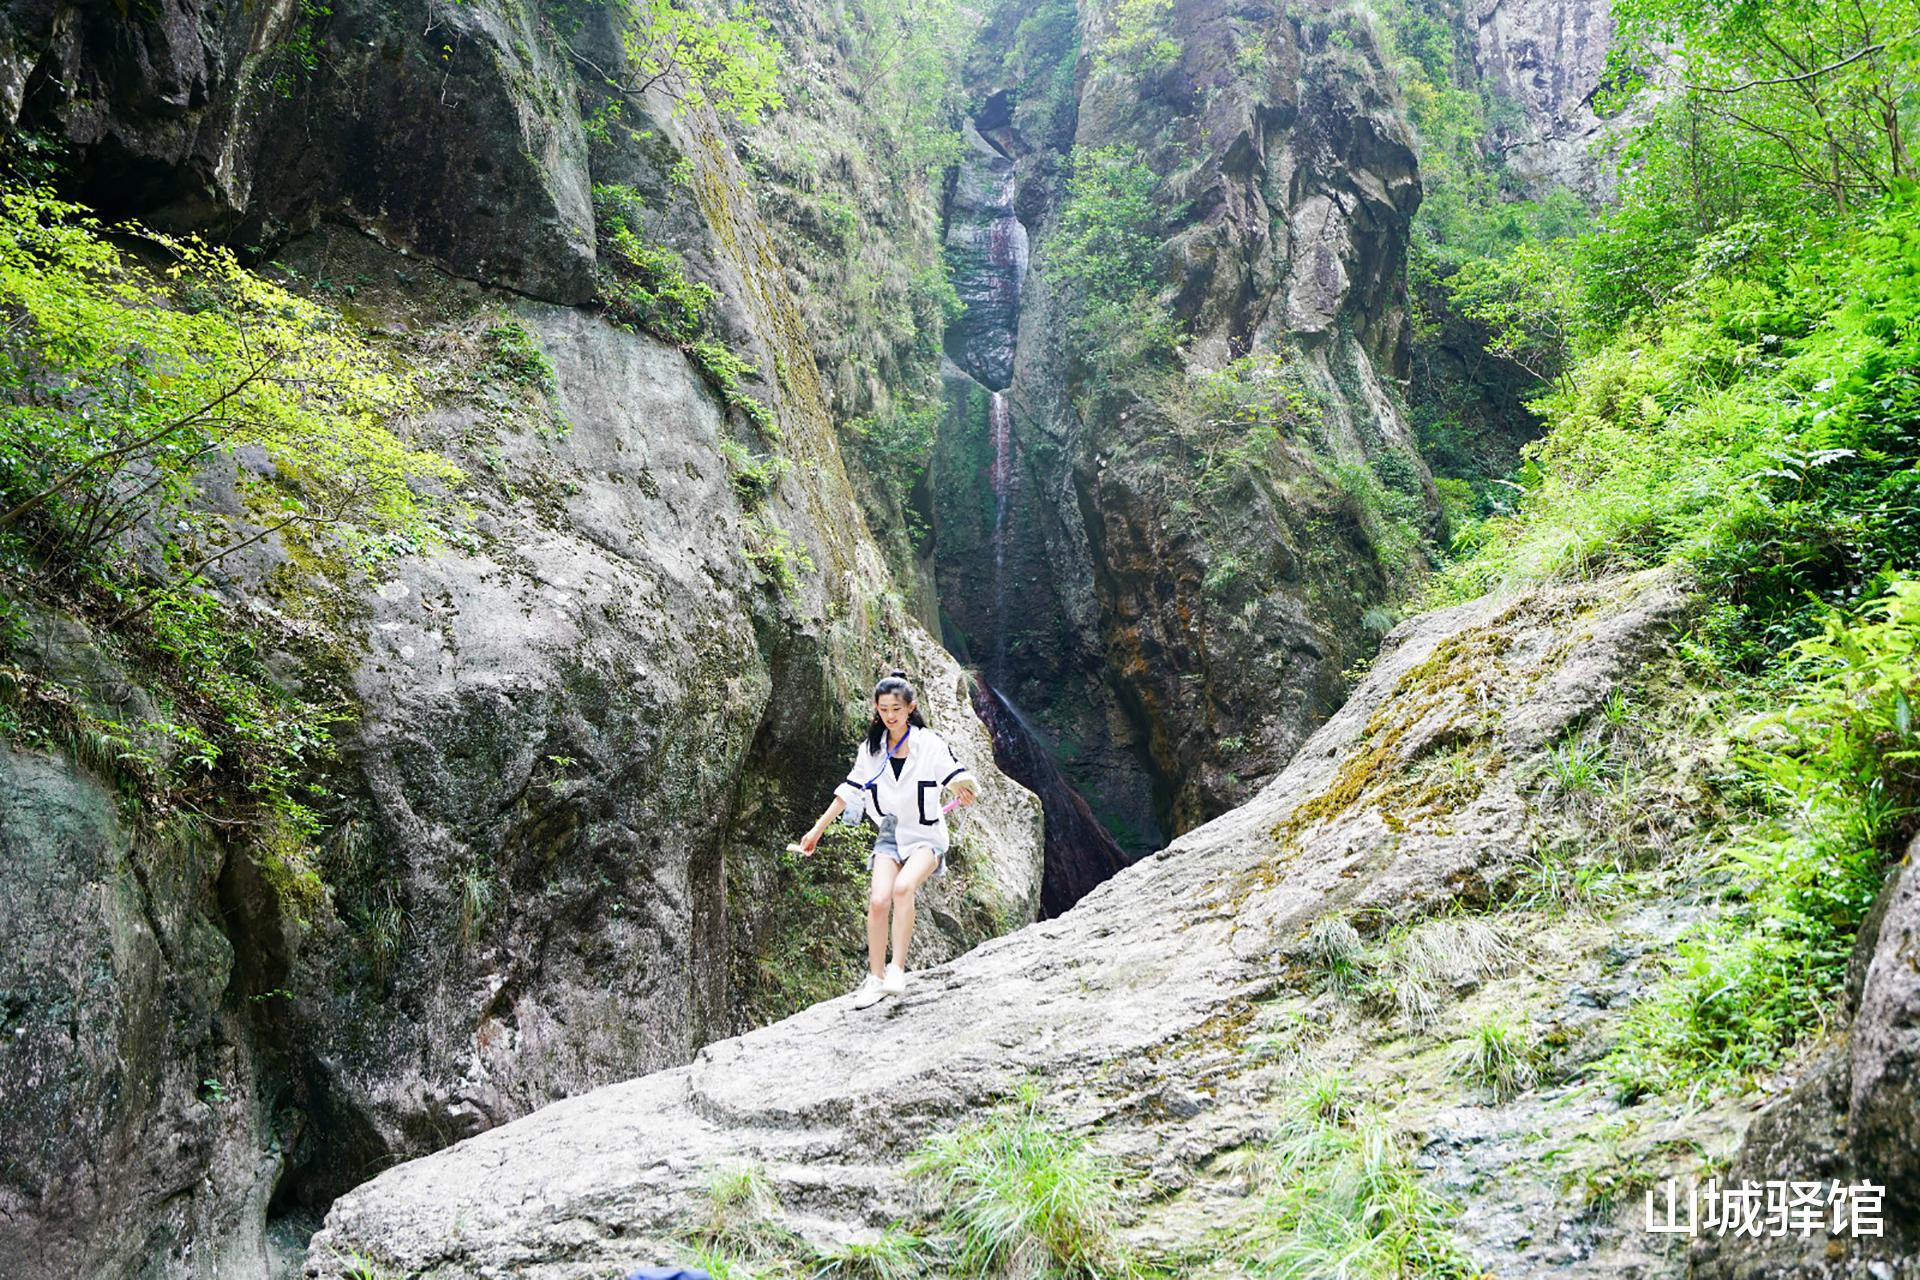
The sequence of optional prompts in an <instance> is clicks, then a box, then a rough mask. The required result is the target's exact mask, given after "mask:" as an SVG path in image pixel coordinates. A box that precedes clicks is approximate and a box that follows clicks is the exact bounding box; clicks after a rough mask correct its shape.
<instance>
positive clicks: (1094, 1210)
mask: <svg viewBox="0 0 1920 1280" xmlns="http://www.w3.org/2000/svg"><path fill="white" fill-rule="evenodd" d="M908 1171H909V1172H910V1173H911V1174H912V1175H913V1176H914V1177H916V1178H919V1179H922V1180H924V1181H925V1182H926V1184H927V1185H928V1186H929V1188H930V1190H931V1191H932V1193H933V1195H934V1197H935V1199H936V1200H937V1201H938V1202H939V1203H940V1204H941V1205H943V1206H944V1213H943V1215H942V1224H943V1226H944V1227H945V1229H946V1230H947V1231H949V1232H951V1233H952V1235H953V1237H954V1257H955V1261H956V1262H957V1263H958V1264H959V1268H960V1270H962V1271H964V1272H965V1273H966V1274H968V1275H974V1276H1015V1275H1019V1276H1026V1275H1035V1274H1041V1273H1046V1274H1057V1275H1063V1276H1081V1277H1089V1278H1098V1277H1106V1276H1115V1275H1123V1274H1127V1273H1129V1272H1130V1271H1131V1270H1132V1269H1133V1268H1132V1264H1131V1262H1130V1260H1129V1259H1128V1257H1127V1255H1126V1252H1125V1250H1124V1249H1123V1248H1122V1247H1121V1244H1120V1242H1119V1240H1118V1239H1117V1238H1116V1236H1115V1220H1116V1208H1115V1187H1116V1185H1117V1183H1118V1181H1119V1178H1120V1172H1119V1170H1118V1169H1117V1168H1115V1167H1114V1166H1112V1165H1111V1164H1109V1163H1108V1162H1107V1161H1105V1160H1102V1159H1100V1158H1099V1157H1097V1156H1095V1155H1094V1154H1093V1153H1092V1152H1091V1151H1089V1150H1088V1149H1087V1144H1086V1141H1085V1139H1083V1138H1079V1137H1076V1136H1074V1135H1072V1134H1069V1133H1065V1132H1062V1131H1061V1130H1060V1129H1058V1128H1056V1127H1054V1126H1053V1125H1052V1124H1051V1123H1050V1122H1049V1121H1048V1120H1047V1119H1046V1117H1045V1116H1044V1115H1042V1114H1041V1112H1040V1108H1039V1099H1038V1092H1037V1090H1033V1089H1027V1090H1023V1091H1022V1093H1021V1095H1020V1096H1019V1097H1018V1098H1017V1099H1016V1100H1015V1101H1014V1102H1013V1103H1012V1104H1011V1105H1009V1106H1005V1107H1002V1108H1000V1109H999V1110H997V1111H995V1112H993V1113H992V1114H991V1115H989V1116H987V1117H986V1118H985V1119H983V1120H977V1121H974V1122H972V1123H969V1124H965V1125H962V1126H961V1127H960V1128H958V1129H955V1130H952V1131H950V1132H947V1133H941V1134H936V1135H934V1136H933V1137H932V1138H930V1139H928V1140H927V1142H926V1143H925V1144H924V1145H923V1146H922V1147H921V1148H920V1150H919V1152H918V1153H916V1154H915V1156H914V1158H913V1160H912V1162H911V1163H910V1164H909V1165H908Z"/></svg>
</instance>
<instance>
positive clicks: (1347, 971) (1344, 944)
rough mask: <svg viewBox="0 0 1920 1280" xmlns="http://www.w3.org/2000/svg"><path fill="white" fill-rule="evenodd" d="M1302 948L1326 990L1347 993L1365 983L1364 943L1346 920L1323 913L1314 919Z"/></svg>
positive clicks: (1363, 985) (1356, 989)
mask: <svg viewBox="0 0 1920 1280" xmlns="http://www.w3.org/2000/svg"><path fill="white" fill-rule="evenodd" d="M1305 949H1306V953H1307V960H1308V962H1309V963H1310V964H1312V965H1313V967H1314V968H1315V969H1316V970H1317V971H1318V972H1319V975H1320V980H1321V982H1322V984H1323V985H1324V986H1325V987H1326V988H1327V990H1329V991H1332V992H1334V993H1336V994H1338V995H1342V996H1350V995H1355V994H1357V993H1358V992H1359V991H1360V990H1361V989H1362V988H1364V987H1365V986H1366V982H1367V971H1366V961H1365V956H1366V944H1365V943H1363V942H1361V940H1360V933H1359V931H1358V930H1357V929H1355V928H1354V927H1353V926H1352V925H1351V924H1349V923H1348V922H1347V921H1345V920H1343V919H1341V918H1339V917H1325V916H1323V917H1322V918H1320V919H1319V920H1316V921H1314V923H1313V928H1312V929H1311V930H1309V931H1308V933H1307V941H1306V948H1305Z"/></svg>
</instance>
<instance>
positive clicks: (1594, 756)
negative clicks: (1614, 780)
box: [1547, 739, 1607, 794]
mask: <svg viewBox="0 0 1920 1280" xmlns="http://www.w3.org/2000/svg"><path fill="white" fill-rule="evenodd" d="M1547 776H1548V777H1550V778H1552V779H1553V785H1554V786H1555V787H1556V788H1557V789H1558V790H1560V791H1561V792H1564V793H1569V794H1570V793H1572V792H1576V791H1598V790H1599V789H1600V784H1601V783H1602V782H1603V781H1604V780H1605V778H1606V776H1607V750H1606V748H1605V747H1603V746H1601V745H1600V744H1598V743H1592V742H1581V741H1576V740H1572V739H1569V740H1568V741H1566V742H1562V743H1560V744H1558V745H1557V746H1554V747H1552V748H1551V749H1549V750H1548V752H1547Z"/></svg>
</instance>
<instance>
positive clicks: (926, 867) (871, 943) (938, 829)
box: [800, 671, 980, 1009]
mask: <svg viewBox="0 0 1920 1280" xmlns="http://www.w3.org/2000/svg"><path fill="white" fill-rule="evenodd" d="M942 787H951V788H952V789H953V791H954V794H955V795H956V796H957V797H958V798H959V800H960V803H961V804H972V803H973V802H974V800H975V799H976V798H977V797H978V796H979V793H980V784H979V783H977V782H975V781H974V778H973V775H972V774H971V773H968V772H967V769H966V766H965V765H963V764H961V763H960V762H959V761H958V760H955V759H954V758H953V751H952V749H951V748H949V747H948V746H947V744H946V740H945V739H943V738H942V737H941V736H940V735H939V734H937V733H935V732H934V731H933V730H931V729H929V728H927V722H926V721H925V720H923V719H921V718H920V709H919V708H918V707H917V706H915V705H914V695H913V686H912V685H911V684H909V683H908V682H907V679H906V673H905V672H904V671H896V672H894V673H893V674H892V675H890V676H888V677H887V678H886V679H884V680H882V681H881V682H880V683H879V684H877V685H875V686H874V687H873V723H872V724H870V725H868V726H867V737H866V741H865V742H863V743H861V744H860V754H859V755H857V756H856V757H854V761H853V772H852V773H850V774H848V775H847V780H846V781H845V782H843V783H841V784H840V785H839V786H837V787H835V788H834V789H833V803H832V804H829V805H828V806H827V811H826V812H825V813H823V814H821V815H820V821H818V822H816V823H814V824H813V827H812V829H811V830H809V831H808V832H807V834H806V835H804V836H802V837H801V839H800V851H801V852H802V853H805V854H812V853H813V850H814V847H815V846H816V845H818V844H819V843H820V837H821V836H823V835H825V834H826V832H827V825H828V824H829V823H831V822H832V821H833V820H834V819H835V818H837V817H839V816H840V814H841V813H842V812H851V813H852V814H853V818H854V819H858V818H859V817H861V816H862V815H863V814H864V815H865V816H866V817H868V818H870V819H872V821H873V823H874V825H875V826H877V827H879V828H880V838H879V839H878V840H876V841H874V845H873V853H872V855H871V856H870V857H869V858H868V860H867V864H868V866H870V867H871V868H872V869H873V884H872V888H871V890H870V892H869V893H868V894H867V970H868V972H867V979H866V981H865V982H863V983H861V984H860V988H859V990H857V991H855V992H854V993H853V1007H854V1008H856V1009H864V1008H866V1007H867V1006H868V1005H872V1004H877V1003H878V1002H879V1001H880V1000H882V999H884V998H885V997H887V996H897V995H900V994H902V993H903V992H905V991H906V989H907V944H908V942H910V941H911V940H912V938H913V895H914V893H915V892H916V891H917V890H918V889H919V888H920V886H921V885H923V884H925V883H926V882H927V881H928V880H929V879H930V878H932V877H933V876H935V875H937V874H939V873H941V872H942V871H944V870H945V868H946V857H947V819H946V815H945V813H943V812H942V811H941V806H940V789H941V788H942ZM889 910H891V911H892V913H893V924H892V934H893V963H892V964H887V963H886V959H887V934H888V924H887V913H888V911H889Z"/></svg>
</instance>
